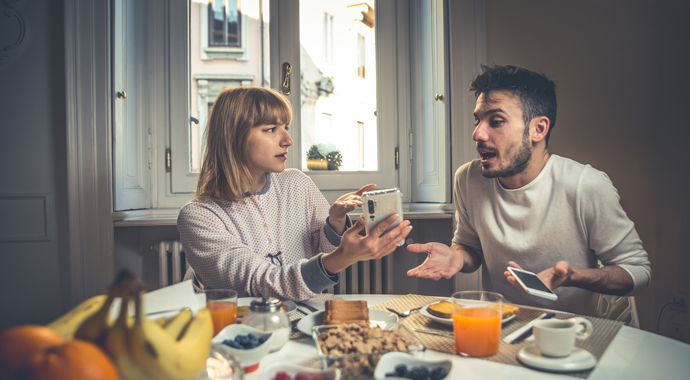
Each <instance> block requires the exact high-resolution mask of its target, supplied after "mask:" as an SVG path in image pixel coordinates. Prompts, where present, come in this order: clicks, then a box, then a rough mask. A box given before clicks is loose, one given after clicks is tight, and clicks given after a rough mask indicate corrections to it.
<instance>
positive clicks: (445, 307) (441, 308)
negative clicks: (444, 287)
mask: <svg viewBox="0 0 690 380" xmlns="http://www.w3.org/2000/svg"><path fill="white" fill-rule="evenodd" d="M426 311H428V312H429V314H431V315H433V316H436V317H439V318H450V317H451V316H452V315H453V305H452V304H451V303H450V302H448V301H441V302H439V303H435V304H431V305H429V306H428V307H427V308H426Z"/></svg>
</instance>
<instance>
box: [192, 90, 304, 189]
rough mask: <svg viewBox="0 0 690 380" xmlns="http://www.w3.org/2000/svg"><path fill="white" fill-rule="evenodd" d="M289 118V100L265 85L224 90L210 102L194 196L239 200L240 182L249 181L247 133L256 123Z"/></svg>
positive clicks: (278, 122)
mask: <svg viewBox="0 0 690 380" xmlns="http://www.w3.org/2000/svg"><path fill="white" fill-rule="evenodd" d="M291 121H292V109H291V108H290V103H289V101H288V100H287V99H286V98H285V97H284V96H283V95H281V94H280V93H279V92H277V91H275V90H272V89H270V88H264V87H236V88H229V89H226V90H223V91H222V92H221V93H220V94H218V97H217V98H216V101H215V103H213V108H212V109H211V115H210V116H209V119H208V124H207V126H206V132H205V136H204V140H205V141H206V153H205V154H204V159H203V163H202V164H201V172H200V173H199V180H198V182H197V186H196V196H197V197H199V198H202V199H203V198H206V197H214V198H220V199H224V200H227V201H230V202H237V201H241V200H242V199H243V193H242V186H241V185H242V184H248V183H251V181H252V173H251V171H250V168H249V158H248V157H249V155H248V152H247V141H248V139H249V132H250V131H251V130H252V128H254V127H256V126H259V125H265V124H271V125H279V124H290V122H291Z"/></svg>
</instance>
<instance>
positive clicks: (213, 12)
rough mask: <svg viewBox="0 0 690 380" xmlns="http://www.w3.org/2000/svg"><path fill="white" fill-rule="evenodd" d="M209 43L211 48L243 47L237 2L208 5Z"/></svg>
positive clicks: (222, 0) (220, 0)
mask: <svg viewBox="0 0 690 380" xmlns="http://www.w3.org/2000/svg"><path fill="white" fill-rule="evenodd" d="M208 17H209V20H208V41H209V45H210V46H232V47H240V46H242V43H241V40H240V33H241V30H240V24H241V18H240V12H239V11H238V9H237V1H235V0H213V2H209V3H208Z"/></svg>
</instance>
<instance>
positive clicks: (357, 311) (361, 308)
mask: <svg viewBox="0 0 690 380" xmlns="http://www.w3.org/2000/svg"><path fill="white" fill-rule="evenodd" d="M396 322H398V316H397V315H395V314H393V313H390V312H387V311H382V310H369V307H368V306H367V301H346V300H327V301H326V310H322V311H316V312H313V313H310V314H309V315H307V316H306V317H304V318H302V319H301V320H300V321H299V322H298V323H297V330H299V331H301V332H302V333H303V334H306V335H309V336H311V333H312V327H314V326H321V325H338V324H341V323H374V324H377V325H386V324H390V323H396Z"/></svg>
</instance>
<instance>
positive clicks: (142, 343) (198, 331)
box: [48, 274, 213, 380]
mask: <svg viewBox="0 0 690 380" xmlns="http://www.w3.org/2000/svg"><path fill="white" fill-rule="evenodd" d="M135 288H137V286H135V285H134V284H133V276H131V275H128V274H124V275H123V274H121V275H119V276H118V278H117V279H116V281H115V283H114V285H113V286H112V287H111V289H110V290H109V292H108V294H107V296H106V295H103V296H97V297H98V298H96V297H94V298H92V299H90V300H87V301H84V302H83V303H82V304H80V305H78V306H77V307H75V308H74V309H72V310H71V311H69V312H68V313H67V314H65V315H64V316H62V317H60V318H59V319H58V320H56V321H55V322H53V323H51V324H50V325H48V326H49V327H51V328H53V329H54V330H56V331H57V332H58V333H59V334H60V335H63V336H66V337H70V338H71V337H74V338H75V339H83V340H88V341H91V342H94V343H96V344H98V345H100V346H101V347H102V348H103V349H104V350H105V351H106V352H107V353H108V354H109V355H110V357H111V358H112V359H113V362H114V363H115V364H116V366H117V368H118V370H119V371H120V376H121V378H122V379H125V380H144V379H147V380H164V379H165V380H192V379H194V378H196V377H197V376H198V375H199V374H200V373H201V371H202V370H203V369H204V368H205V365H206V359H207V358H208V355H209V353H210V350H211V338H212V337H213V321H212V319H211V312H210V311H209V310H208V309H201V310H200V311H199V312H198V313H197V314H196V316H193V315H192V311H191V310H190V309H183V310H181V311H180V312H179V313H178V314H177V315H175V316H174V317H172V318H170V319H159V320H157V321H151V320H149V319H148V318H147V317H146V313H145V311H144V310H143V305H142V296H143V294H144V291H140V290H137V289H135ZM117 298H119V299H120V312H119V314H118V316H117V318H115V319H113V318H110V317H109V314H110V307H111V305H112V304H113V301H114V300H115V299H117ZM94 305H99V306H100V308H99V309H96V307H95V306H94ZM132 307H134V310H135V312H134V316H133V317H132V316H130V315H129V314H130V313H129V311H130V310H131V309H132Z"/></svg>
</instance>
